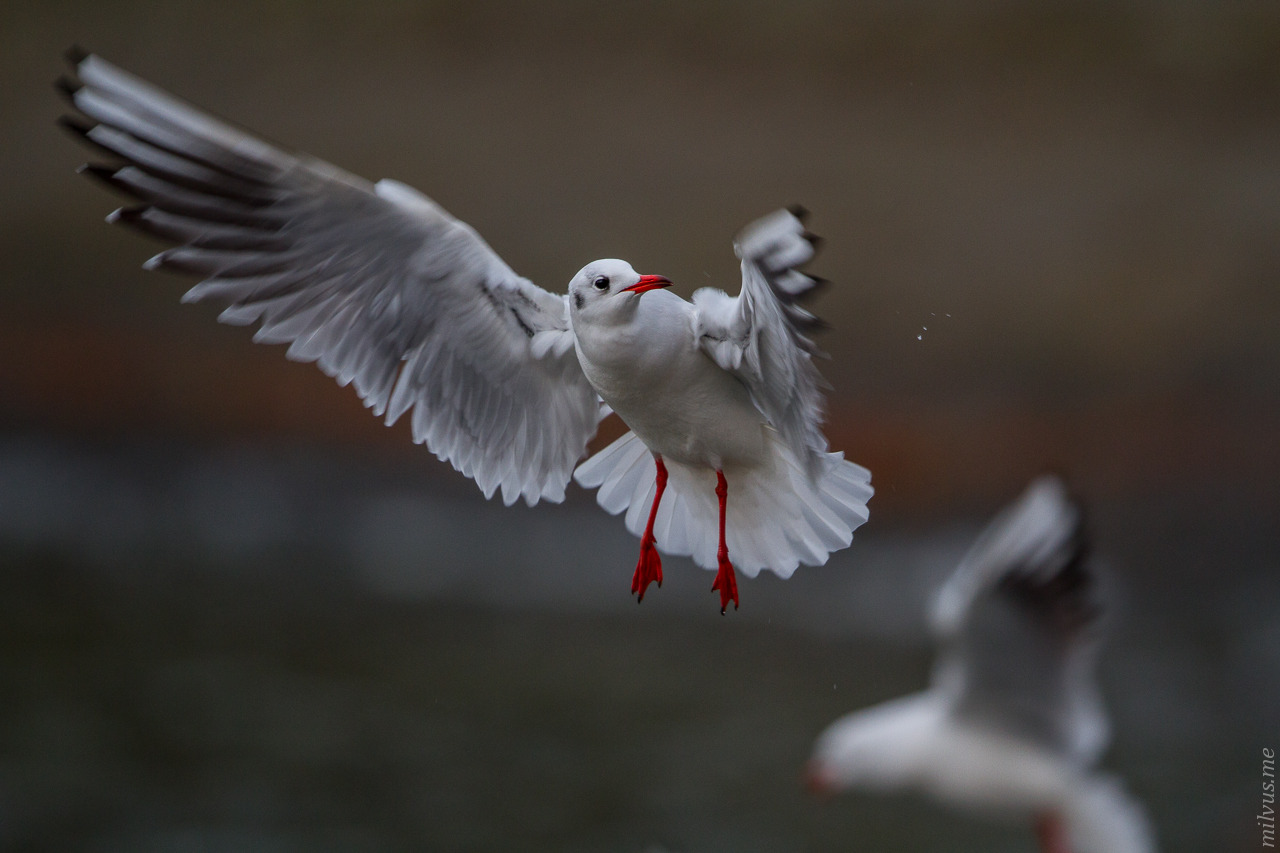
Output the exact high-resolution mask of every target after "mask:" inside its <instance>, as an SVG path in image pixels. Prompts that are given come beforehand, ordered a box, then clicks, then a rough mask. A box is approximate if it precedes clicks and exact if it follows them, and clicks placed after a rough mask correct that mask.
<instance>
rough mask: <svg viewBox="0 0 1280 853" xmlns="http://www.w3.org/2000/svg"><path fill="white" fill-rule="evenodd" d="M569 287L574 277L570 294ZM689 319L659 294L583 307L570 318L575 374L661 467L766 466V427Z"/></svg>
mask: <svg viewBox="0 0 1280 853" xmlns="http://www.w3.org/2000/svg"><path fill="white" fill-rule="evenodd" d="M617 263H619V264H622V263H624V262H617ZM603 266H610V265H603ZM601 267H602V265H600V264H598V263H597V264H592V265H591V266H589V267H588V268H587V269H588V270H590V271H594V270H596V269H600V268H601ZM588 277H590V276H588ZM577 286H578V280H577V278H575V281H574V283H573V284H571V285H570V290H571V295H572V294H573V293H574V292H577V291H575V290H574V288H575V287H577ZM609 296H612V294H609ZM606 298H607V297H606ZM695 316H696V315H695V311H694V307H693V305H692V304H691V303H689V302H686V301H685V300H683V299H681V298H680V297H679V296H677V295H675V294H674V293H672V292H670V291H667V290H659V291H654V292H649V293H643V294H625V295H623V296H621V297H614V298H612V299H609V300H608V302H607V303H606V302H605V299H598V300H596V301H594V302H593V301H589V300H588V301H584V305H583V307H582V308H577V307H574V308H572V309H571V313H570V318H571V319H572V322H573V331H574V344H575V346H576V348H577V353H578V360H579V362H580V363H581V364H582V370H583V373H585V374H586V376H587V379H588V380H589V381H590V382H591V385H592V386H593V387H594V388H595V389H596V391H597V392H598V393H599V394H600V396H601V398H603V399H604V401H605V402H606V403H608V404H609V406H610V407H611V408H612V409H613V410H614V411H615V412H617V413H618V415H619V416H620V417H621V418H622V419H623V421H625V422H626V424H627V426H628V427H630V428H631V430H632V431H633V432H634V433H635V434H636V435H637V436H638V437H639V438H640V440H641V441H643V442H644V444H645V446H646V447H648V448H649V449H650V450H651V451H652V452H653V453H655V454H657V455H659V456H662V457H663V458H664V459H665V460H666V461H667V462H668V464H670V463H672V462H675V463H679V464H682V465H687V466H690V467H694V468H708V469H710V470H715V469H717V468H720V469H723V468H725V467H726V466H733V467H737V466H754V465H760V464H763V463H767V462H768V457H767V453H766V450H767V445H766V439H765V430H766V429H768V428H769V426H768V422H767V421H766V420H765V419H764V418H763V417H762V416H761V414H760V412H759V410H758V409H756V407H755V405H754V404H753V403H752V402H751V395H750V394H749V393H748V392H747V389H746V386H744V385H743V384H742V382H740V381H739V380H738V379H736V378H735V377H734V376H733V375H732V374H730V373H727V372H726V371H724V370H723V369H722V368H721V367H720V366H719V365H717V364H716V363H715V362H714V361H712V360H711V359H710V358H709V357H708V356H707V355H706V354H705V353H704V352H702V350H701V349H699V348H698V347H697V345H696V340H695V337H694V323H695Z"/></svg>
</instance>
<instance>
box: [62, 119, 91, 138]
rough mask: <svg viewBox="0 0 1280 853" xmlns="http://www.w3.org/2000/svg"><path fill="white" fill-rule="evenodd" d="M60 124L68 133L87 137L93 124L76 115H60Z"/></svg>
mask: <svg viewBox="0 0 1280 853" xmlns="http://www.w3.org/2000/svg"><path fill="white" fill-rule="evenodd" d="M58 126H59V127H61V128H62V129H63V130H65V131H67V132H68V133H71V134H74V135H75V136H78V137H81V138H84V139H87V138H88V137H89V131H91V130H93V125H92V124H90V123H89V122H87V121H85V120H83V119H80V118H77V117H75V116H58Z"/></svg>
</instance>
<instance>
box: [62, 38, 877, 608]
mask: <svg viewBox="0 0 1280 853" xmlns="http://www.w3.org/2000/svg"><path fill="white" fill-rule="evenodd" d="M70 59H71V62H72V65H73V68H74V74H75V78H74V79H65V80H63V81H61V87H62V89H63V91H64V93H65V94H66V96H67V98H68V100H69V101H70V102H71V104H72V105H73V107H74V108H75V109H76V111H77V115H75V116H71V117H67V118H65V119H64V120H63V123H64V125H65V126H67V127H68V128H69V129H70V130H72V131H73V132H74V133H75V134H77V135H78V136H79V137H81V138H82V139H84V140H85V141H87V142H88V143H89V144H91V145H92V146H94V147H96V148H97V149H99V150H100V151H103V152H105V153H106V154H107V155H108V156H109V157H110V158H111V160H112V162H109V163H99V164H92V165H87V166H85V167H84V171H85V172H86V173H87V174H88V175H90V176H91V177H93V178H96V179H98V180H100V181H102V182H103V183H105V184H107V185H109V186H110V187H111V188H112V189H115V190H118V191H120V192H122V193H124V194H125V195H127V196H129V197H131V198H132V199H133V200H134V202H136V204H135V205H133V206H129V207H124V208H121V209H119V210H117V211H115V212H114V213H112V214H111V216H109V217H108V221H111V222H116V223H119V224H123V225H127V226H129V227H132V228H135V229H137V230H140V231H143V232H146V233H148V234H151V235H153V236H156V237H159V238H161V239H162V240H165V241H167V242H168V243H170V244H171V248H169V249H166V250H165V251H162V252H160V253H159V254H158V255H156V256H155V257H153V258H151V259H150V260H149V261H148V262H147V263H146V264H145V266H146V267H147V268H148V269H157V268H164V269H171V270H174V271H178V272H183V273H187V274H191V275H195V276H197V277H199V278H200V279H201V280H200V281H199V283H198V284H196V285H195V286H194V287H193V288H191V289H190V290H189V291H188V292H187V294H186V295H185V296H184V297H183V299H184V301H190V302H200V301H206V300H209V301H216V302H220V303H222V304H223V305H224V306H225V308H224V310H223V311H222V313H221V315H220V316H219V320H221V321H222V322H226V323H231V324H236V325H252V324H257V325H258V329H257V331H256V332H255V334H254V340H255V341H258V342H263V343H285V344H288V345H289V348H288V351H287V355H288V357H289V358H291V359H294V360H298V361H312V362H315V363H316V364H317V365H318V366H319V367H320V368H321V369H322V370H324V371H325V372H326V373H328V374H329V375H331V376H333V377H334V378H335V379H336V380H337V381H338V382H339V384H341V385H348V384H350V385H352V386H353V387H354V388H355V390H356V392H357V393H358V394H359V395H360V397H361V399H362V400H363V401H364V402H365V405H366V406H368V407H369V408H370V409H371V410H372V411H373V412H374V413H375V414H376V415H378V416H380V417H383V418H384V419H385V420H386V422H387V423H388V424H391V423H393V422H395V421H396V420H397V419H398V418H400V417H402V416H406V417H409V418H410V419H411V426H412V432H413V438H414V441H416V442H420V443H424V444H426V445H427V446H428V447H429V448H430V449H431V450H432V451H433V452H434V453H435V454H436V455H437V456H438V457H439V458H440V459H442V460H447V461H448V462H449V463H450V464H452V465H453V466H454V467H455V468H456V469H457V470H459V471H460V472H462V473H463V474H465V475H466V476H468V477H471V478H472V479H474V480H475V481H476V484H477V485H478V486H479V487H480V489H481V491H482V492H483V493H484V495H485V496H486V497H491V496H493V495H494V494H496V493H498V492H501V495H502V499H503V501H504V503H507V504H511V503H514V502H515V501H516V500H519V499H523V500H524V501H525V502H526V503H527V504H529V505H531V506H532V505H533V504H536V503H537V502H539V501H540V500H549V501H560V500H563V499H564V494H565V487H566V485H567V484H568V482H569V480H570V478H573V479H576V480H577V482H578V483H580V484H581V485H583V486H584V487H587V488H598V490H599V491H598V492H597V500H598V502H599V503H600V505H601V506H602V507H604V508H605V509H606V510H607V511H609V512H611V513H614V514H618V513H624V512H625V514H626V524H627V527H628V529H630V530H631V531H632V532H633V533H635V534H636V535H637V536H640V537H641V557H640V561H639V563H638V564H637V566H636V571H635V573H634V575H633V578H632V591H633V592H634V593H637V594H638V595H639V596H640V597H641V598H643V596H644V591H645V589H646V587H647V586H648V585H649V584H650V583H651V582H655V581H656V582H658V583H659V584H660V583H661V580H662V572H661V560H660V558H659V557H658V550H659V549H661V550H662V551H664V552H666V553H669V554H679V555H687V556H691V557H692V558H693V560H694V561H695V562H696V563H697V564H699V565H701V566H703V567H705V568H711V569H715V570H716V572H717V574H716V581H715V584H714V585H713V590H718V591H719V592H720V597H721V610H722V612H723V610H724V608H725V606H726V605H727V603H728V602H729V601H732V602H733V603H734V605H735V606H736V605H737V600H738V594H737V583H736V576H735V573H734V563H735V562H736V564H737V567H738V568H739V569H740V570H742V571H743V572H745V573H746V574H748V575H751V576H754V575H755V574H756V573H758V572H759V571H760V570H762V569H769V570H771V571H774V572H776V573H778V574H779V575H782V576H784V577H785V576H788V575H790V574H791V572H792V571H794V570H795V568H796V566H797V565H798V564H799V563H801V562H804V563H809V564H821V563H823V562H825V561H826V560H827V558H828V556H829V555H830V553H832V552H833V551H836V550H839V549H840V548H844V547H846V546H848V545H849V543H850V541H851V539H852V536H853V530H854V528H856V527H858V526H859V525H860V524H862V523H863V522H864V521H865V520H866V518H867V509H866V503H867V500H868V499H869V498H870V497H871V494H872V489H871V485H870V473H869V472H868V471H867V470H866V469H864V468H861V467H860V466H857V465H855V464H853V463H851V462H847V461H845V460H844V458H843V456H842V455H841V454H838V453H830V452H828V451H827V444H826V439H825V437H824V436H823V434H822V431H821V418H822V394H821V391H820V388H821V377H820V376H819V375H818V372H817V369H816V368H815V367H814V365H813V364H812V356H813V355H814V354H816V353H817V349H816V347H815V346H814V344H813V342H812V341H811V340H810V339H809V338H808V336H807V335H808V333H809V332H810V331H811V330H812V329H813V328H815V327H816V325H817V320H816V318H815V317H814V316H813V315H812V314H810V313H809V312H808V311H806V310H805V309H804V308H802V307H801V306H800V304H799V303H800V301H801V300H803V299H804V298H805V297H806V296H808V295H809V294H810V293H811V292H812V291H813V290H814V289H815V288H816V286H817V284H819V281H818V280H817V279H815V278H813V277H811V276H809V275H807V274H806V273H804V272H802V271H801V270H800V267H802V266H803V265H804V264H806V263H807V262H808V261H809V260H810V259H812V257H813V255H814V238H813V237H812V236H811V235H810V234H808V232H807V231H805V229H804V227H803V225H802V223H801V221H800V218H799V215H798V214H797V213H796V212H793V211H788V210H779V211H776V212H775V213H772V214H770V215H768V216H765V217H763V218H761V219H759V220H757V221H756V222H754V223H751V224H750V225H748V226H747V227H746V228H745V229H743V231H742V232H741V234H740V235H739V237H738V240H737V242H736V243H735V246H734V248H735V251H736V252H737V254H738V257H739V258H740V260H741V262H742V288H741V291H740V293H739V295H738V296H736V297H732V296H729V295H728V294H726V293H724V292H723V291H720V290H713V289H710V288H704V289H702V290H700V291H698V292H697V293H695V294H694V299H693V302H692V303H690V302H686V301H684V300H683V299H681V298H679V297H677V296H675V295H673V294H671V293H669V292H667V291H665V290H663V288H664V287H665V286H666V285H669V284H670V281H669V280H667V279H666V278H664V277H662V276H656V275H641V274H639V273H637V272H636V271H635V270H634V269H633V268H632V267H631V265H630V264H628V263H626V262H625V261H619V260H612V259H605V260H600V261H594V262H592V263H591V264H588V265H587V266H586V267H584V268H582V270H580V271H579V272H578V274H577V275H576V276H574V277H573V279H572V280H571V281H570V284H569V292H568V293H567V294H565V295H557V294H554V293H551V292H549V291H547V290H544V289H542V288H540V287H538V286H537V285H535V284H533V283H532V282H531V281H529V280H528V279H525V278H523V277H521V276H519V275H517V274H516V273H515V272H514V271H513V270H512V269H511V267H509V266H508V265H507V264H506V263H505V262H504V261H503V260H502V259H501V258H500V257H499V256H498V255H497V253H495V252H494V251H493V250H492V249H491V248H490V247H489V246H488V244H486V243H485V242H484V240H483V239H481V238H480V236H479V235H478V234H477V233H476V232H475V231H474V230H473V229H472V228H471V227H470V226H468V225H466V224H465V223H463V222H460V221H459V220H457V219H455V218H453V217H452V216H450V215H449V214H448V213H447V212H446V211H444V210H443V209H442V208H441V207H440V206H439V205H437V204H436V203H435V202H434V201H432V200H431V199H430V198H428V197H427V196H425V195H423V194H422V193H420V192H418V191H417V190H414V189H413V188H411V187H408V186H406V185H404V184H401V183H399V182H397V181H393V180H386V179H384V180H381V181H378V182H376V183H371V182H369V181H366V180H365V179H363V178H360V177H358V176H356V175H352V174H350V173H348V172H345V171H343V170H341V169H339V168H338V167H336V166H334V165H332V164H330V163H326V162H324V161H321V160H318V159H316V158H314V157H310V156H308V155H305V154H301V153H292V152H289V151H285V150H282V149H281V148H278V147H277V146H275V145H272V144H270V143H267V142H265V141H263V140H261V139H259V138H258V137H256V136H254V135H253V134H251V133H249V132H247V131H243V130H241V129H239V128H236V127H233V126H232V125H229V124H227V123H225V122H223V121H220V120H218V119H215V118H213V117H211V116H209V115H207V114H206V113H204V112H202V111H200V110H199V109H197V108H195V107H193V106H191V105H190V104H187V103H185V102H183V101H181V100H179V99H178V98H175V97H174V96H172V95H170V94H168V93H167V92H164V91H163V90H161V89H159V88H157V87H156V86H153V85H152V84H150V83H147V82H146V81H143V80H141V79H139V78H137V77H135V76H133V75H131V74H129V73H128V72H125V71H123V70H121V69H119V68H117V67H116V66H114V65H112V64H111V63H109V62H106V61H105V60H103V59H101V58H100V57H97V56H92V55H87V54H83V53H74V54H73V55H72V56H71V58H70ZM610 409H612V410H613V411H616V412H617V413H618V415H619V416H620V417H621V418H622V419H623V420H624V421H625V422H626V423H627V425H628V427H629V428H630V430H631V431H630V432H628V433H626V434H625V435H624V436H622V438H620V439H618V440H617V441H615V442H613V443H612V444H611V445H609V446H608V447H606V448H605V449H603V450H601V451H600V452H598V453H596V454H595V455H593V456H591V457H590V458H588V459H586V461H585V462H582V464H581V465H579V464H578V462H579V460H581V459H582V458H583V456H584V455H585V453H586V449H587V443H588V442H589V441H590V439H591V438H592V436H594V434H595V432H596V427H597V424H598V422H599V421H600V419H601V418H603V417H604V416H606V415H607V414H608V412H609V411H610ZM668 463H670V468H669V469H668ZM730 492H732V497H730ZM664 496H665V499H664ZM646 512H647V516H646ZM730 546H732V548H733V550H734V555H735V556H734V562H731V561H730V559H729V556H728V553H729V548H730Z"/></svg>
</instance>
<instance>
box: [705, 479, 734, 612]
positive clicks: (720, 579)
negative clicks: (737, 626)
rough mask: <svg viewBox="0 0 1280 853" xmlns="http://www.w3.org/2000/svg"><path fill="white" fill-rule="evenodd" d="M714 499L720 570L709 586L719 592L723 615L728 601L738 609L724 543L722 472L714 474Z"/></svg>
mask: <svg viewBox="0 0 1280 853" xmlns="http://www.w3.org/2000/svg"><path fill="white" fill-rule="evenodd" d="M716 497H717V498H719V499H720V548H719V550H717V551H716V559H717V560H718V561H719V563H720V569H719V571H717V572H716V582H715V583H713V584H712V585H711V591H712V592H715V591H716V590H720V612H721V613H722V614H723V613H724V611H725V608H727V607H728V606H729V602H730V601H732V602H733V609H734V610H737V609H738V578H737V575H735V574H734V573H733V563H730V562H729V546H728V545H726V544H725V541H724V508H725V504H726V503H727V500H728V497H729V484H728V483H727V482H725V479H724V472H723V471H717V472H716Z"/></svg>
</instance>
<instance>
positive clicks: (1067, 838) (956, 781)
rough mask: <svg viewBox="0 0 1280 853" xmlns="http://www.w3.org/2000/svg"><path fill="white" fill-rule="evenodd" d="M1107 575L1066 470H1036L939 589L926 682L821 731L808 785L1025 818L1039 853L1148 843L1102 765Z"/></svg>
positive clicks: (1137, 811) (1145, 850)
mask: <svg viewBox="0 0 1280 853" xmlns="http://www.w3.org/2000/svg"><path fill="white" fill-rule="evenodd" d="M1104 581H1105V578H1104V577H1103V576H1102V575H1101V574H1100V570H1099V569H1098V567H1097V566H1096V564H1095V563H1094V561H1093V560H1091V559H1090V556H1089V553H1088V547H1087V542H1086V538H1085V534H1084V529H1083V526H1082V521H1081V513H1080V509H1079V507H1078V506H1077V505H1076V504H1075V503H1074V502H1073V501H1072V500H1071V499H1070V498H1069V497H1068V496H1067V492H1066V489H1065V488H1064V486H1063V484H1062V482H1061V481H1060V480H1058V479H1057V478H1054V477H1043V478H1040V479H1038V480H1036V481H1035V482H1033V483H1032V484H1031V485H1030V486H1029V487H1028V488H1027V490H1026V491H1025V493H1024V494H1023V495H1022V496H1021V497H1020V498H1019V499H1018V500H1017V501H1016V502H1015V503H1013V504H1012V505H1011V506H1009V507H1008V508H1006V509H1005V510H1004V511H1003V512H1001V513H1000V514H999V515H998V516H997V517H996V518H995V519H994V520H993V521H992V522H991V524H990V526H989V527H988V528H987V529H986V530H985V531H984V532H983V533H982V535H981V536H980V537H979V538H978V540H977V541H976V542H975V543H974V545H973V547H972V548H971V549H970V551H969V553H968V554H967V556H965V558H964V559H963V560H962V562H961V563H960V565H959V566H958V567H957V568H956V570H955V572H954V573H953V574H952V575H951V577H950V578H949V579H948V581H947V582H946V584H945V585H944V586H943V587H942V589H941V590H940V592H939V595H938V598H937V600H936V602H935V607H934V610H933V614H932V615H933V626H934V630H935V633H936V634H937V635H938V638H939V640H940V641H941V644H942V650H941V653H940V656H939V660H938V662H937V664H936V666H935V670H934V676H933V684H932V685H931V686H930V688H929V689H928V690H926V691H924V692H923V693H917V694H914V695H911V696H906V697H903V698H899V699H894V700H891V701H888V702H885V703H883V704H880V705H876V706H874V707H871V708H867V709H864V710H861V711H856V712H854V713H852V714H849V715H847V716H845V717H842V718H841V719H839V720H837V721H836V722H835V723H833V724H832V725H831V726H830V727H828V728H827V730H826V731H825V732H823V733H822V735H821V736H820V737H819V738H818V741H817V744H816V746H815V748H814V753H813V758H812V759H811V760H810V763H809V766H808V778H809V781H810V784H811V786H812V787H813V788H815V789H817V790H818V791H819V792H828V793H830V792H836V791H842V790H846V789H852V788H859V789H865V790H875V791H901V790H912V791H920V792H923V793H926V794H929V795H932V796H933V797H935V798H937V799H938V800H940V801H942V802H944V803H947V804H950V805H954V806H957V807H960V808H963V809H968V810H973V811H979V812H986V813H992V814H997V815H998V814H1003V815H1006V816H1012V817H1015V818H1021V819H1024V820H1028V821H1030V822H1031V823H1032V824H1033V826H1034V828H1035V831H1036V835H1037V837H1038V838H1039V841H1040V845H1041V847H1042V849H1043V850H1044V853H1152V851H1154V850H1155V842H1154V840H1153V838H1152V834H1151V831H1150V829H1149V827H1148V825H1147V822H1146V819H1145V817H1144V816H1143V813H1142V810H1141V808H1140V807H1139V806H1138V804H1137V803H1135V802H1134V801H1133V799H1132V798H1130V797H1129V795H1128V794H1126V793H1125V791H1124V789H1123V787H1122V786H1121V784H1120V783H1119V781H1118V780H1116V779H1114V778H1112V777H1111V776H1108V775H1105V774H1102V773H1099V772H1097V771H1095V770H1094V769H1093V767H1094V765H1095V764H1096V763H1097V761H1098V758H1099V756H1100V754H1101V753H1102V751H1103V749H1104V748H1105V747H1106V744H1107V740H1108V738H1109V727H1108V723H1107V719H1106V716H1105V714H1104V712H1103V708H1102V704H1101V701H1100V699H1099V697H1098V690H1097V685H1096V683H1095V675H1094V670H1095V667H1096V661H1097V656H1098V652H1099V648H1100V646H1101V640H1102V632H1101V628H1102V627H1103V622H1104V618H1105V616H1106V613H1107V609H1108V603H1109V602H1108V598H1107V595H1106V590H1105V588H1104Z"/></svg>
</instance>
